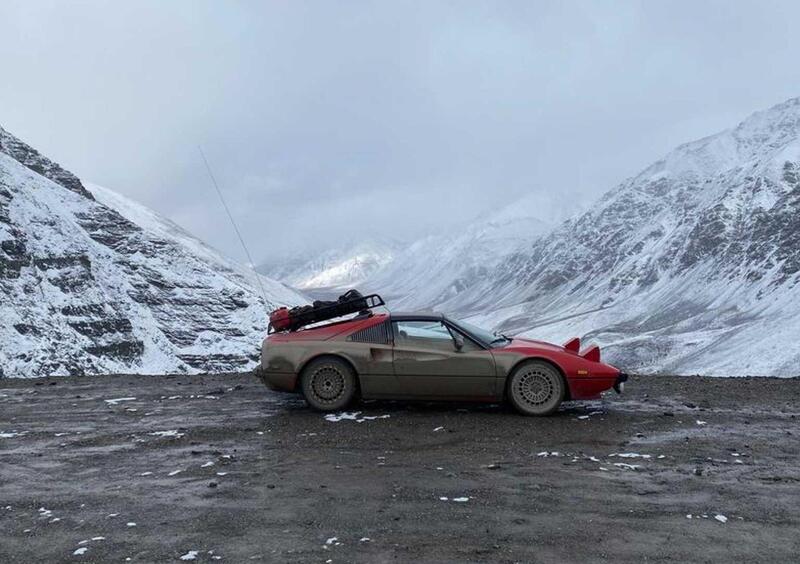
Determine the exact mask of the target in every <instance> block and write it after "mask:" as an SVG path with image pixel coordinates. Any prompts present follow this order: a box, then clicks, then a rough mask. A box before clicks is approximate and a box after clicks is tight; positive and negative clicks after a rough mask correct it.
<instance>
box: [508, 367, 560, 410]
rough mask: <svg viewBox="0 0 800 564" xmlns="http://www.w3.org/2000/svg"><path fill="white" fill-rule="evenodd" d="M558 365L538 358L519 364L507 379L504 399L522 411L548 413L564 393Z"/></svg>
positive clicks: (556, 405)
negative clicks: (506, 391)
mask: <svg viewBox="0 0 800 564" xmlns="http://www.w3.org/2000/svg"><path fill="white" fill-rule="evenodd" d="M566 392H567V385H566V383H565V382H564V378H563V376H561V373H560V372H559V371H558V369H557V368H556V367H555V366H553V365H552V364H549V363H547V362H543V361H541V360H531V361H529V362H525V363H523V364H521V365H519V366H518V367H517V368H515V369H514V372H512V373H511V376H510V377H509V379H508V401H509V402H510V403H511V405H513V406H514V409H516V410H517V411H519V412H520V413H521V414H523V415H550V414H551V413H553V412H554V411H555V410H557V409H558V406H559V405H561V402H562V401H564V397H565V396H566Z"/></svg>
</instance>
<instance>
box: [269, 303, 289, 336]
mask: <svg viewBox="0 0 800 564" xmlns="http://www.w3.org/2000/svg"><path fill="white" fill-rule="evenodd" d="M269 323H270V325H272V328H273V329H275V331H284V330H285V329H288V328H289V326H290V325H291V319H290V318H289V310H288V309H287V308H285V307H282V308H278V309H276V310H275V311H273V312H272V313H270V314H269Z"/></svg>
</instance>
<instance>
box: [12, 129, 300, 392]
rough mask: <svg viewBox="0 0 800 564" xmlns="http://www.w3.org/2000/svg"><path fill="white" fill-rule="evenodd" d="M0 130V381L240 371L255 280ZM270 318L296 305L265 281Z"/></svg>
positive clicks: (248, 344)
mask: <svg viewBox="0 0 800 564" xmlns="http://www.w3.org/2000/svg"><path fill="white" fill-rule="evenodd" d="M90 188H91V191H90V190H87V188H86V186H85V185H84V184H83V183H82V182H81V181H80V180H79V179H78V178H77V177H76V176H75V175H73V174H72V173H70V172H68V171H66V170H64V169H63V168H61V167H60V166H59V165H57V164H56V163H53V162H52V161H50V160H49V159H47V158H46V157H43V156H42V155H40V154H39V153H38V152H36V151H35V150H34V149H32V148H31V147H29V146H28V145H26V144H25V143H23V142H22V141H20V140H19V139H17V138H15V137H14V136H12V135H11V134H9V133H8V132H6V131H5V130H3V129H2V128H0V288H1V289H2V295H3V300H2V302H0V320H2V323H0V376H15V377H30V376H41V375H48V374H97V373H110V372H125V373H164V372H199V371H227V370H240V369H245V368H248V367H250V366H252V365H254V363H255V361H256V360H257V356H258V345H259V342H260V340H261V338H262V337H263V334H264V332H265V329H266V313H265V308H264V305H265V304H263V300H262V298H261V297H260V295H261V294H260V289H259V285H258V283H257V281H256V279H255V275H254V274H252V273H251V272H249V271H248V270H246V269H244V268H242V267H240V266H239V265H237V264H234V263H232V262H230V261H228V260H226V259H225V258H223V257H221V256H220V255H219V254H218V253H216V252H215V251H214V250H213V249H211V248H209V247H207V246H206V245H204V244H203V243H201V242H200V241H198V240H197V239H195V238H194V237H192V236H191V235H189V234H188V233H186V232H185V231H183V230H182V229H180V228H179V227H178V226H177V225H175V224H173V223H172V222H170V221H168V220H166V219H164V218H161V217H159V216H158V215H156V214H155V213H154V212H152V211H150V210H148V209H146V208H144V207H143V206H140V205H138V204H135V203H134V202H131V201H129V200H127V199H125V198H123V197H122V196H119V195H118V194H115V193H113V192H112V191H110V190H106V189H103V188H100V187H96V186H91V187H90ZM262 283H263V285H264V289H265V293H266V299H267V304H266V306H267V308H272V307H276V306H279V305H286V304H291V305H293V304H297V303H300V302H302V301H304V299H303V297H302V296H300V295H298V294H297V293H296V292H294V291H293V290H290V289H288V288H286V287H285V286H284V285H282V284H280V283H277V282H275V281H274V280H270V279H267V278H263V277H262Z"/></svg>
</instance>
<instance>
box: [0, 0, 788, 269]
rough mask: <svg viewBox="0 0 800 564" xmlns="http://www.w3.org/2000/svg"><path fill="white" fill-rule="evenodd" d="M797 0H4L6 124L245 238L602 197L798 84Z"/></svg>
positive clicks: (450, 221) (214, 234) (378, 232)
mask: <svg viewBox="0 0 800 564" xmlns="http://www.w3.org/2000/svg"><path fill="white" fill-rule="evenodd" d="M798 21H800V2H796V1H790V2H778V1H768V2H756V1H752V2H731V1H719V2H698V1H691V2H688V1H687V2H678V1H671V2H657V1H646V2H611V1H602V2H596V3H595V2H562V1H554V2H535V1H525V2H494V1H491V2H465V1H453V2H428V1H421V2H401V1H397V0H392V1H385V2H345V1H342V2H262V1H254V2H233V1H230V0H225V1H222V0H219V1H216V2H200V1H197V0H187V1H185V2H184V1H158V2H145V1H141V0H136V1H131V2H121V1H113V2H112V1H108V2H74V1H69V2H67V1H56V2H38V1H34V0H24V1H20V2H15V1H9V0H0V125H2V126H3V127H4V128H6V129H8V130H9V131H11V132H12V133H14V134H16V135H17V136H19V137H21V138H22V139H24V140H25V141H27V142H29V143H31V144H32V145H33V146H35V147H37V148H38V149H39V150H41V151H42V152H43V153H45V154H46V155H48V156H50V157H51V158H53V159H55V160H57V161H58V162H60V163H61V164H63V165H64V166H65V167H67V168H69V169H71V170H73V171H74V172H76V173H77V174H78V175H79V176H80V177H81V178H83V179H84V180H87V181H90V182H95V183H97V184H102V185H104V186H107V187H109V188H112V189H114V190H116V191H118V192H120V193H122V194H125V195H127V196H129V197H131V198H134V199H136V200H139V201H141V202H143V203H144V204H146V205H148V206H150V207H152V208H154V209H156V210H157V211H159V212H161V213H163V214H164V215H166V216H168V217H170V218H171V219H173V220H175V221H176V222H178V223H179V224H181V225H183V226H184V227H186V228H187V229H189V230H190V231H192V232H193V233H195V234H196V235H198V236H199V237H201V238H202V239H204V240H206V241H207V242H209V243H211V244H212V245H214V246H216V247H218V248H219V249H221V250H223V251H224V252H226V253H228V254H229V255H231V256H232V257H234V258H237V259H240V260H243V253H242V251H241V249H240V248H239V247H238V243H237V241H236V239H235V235H234V233H233V231H232V229H231V227H230V225H229V224H228V223H227V220H225V219H224V216H223V215H222V213H223V212H222V208H221V206H220V203H219V201H218V200H217V197H216V194H215V193H214V191H213V188H212V187H211V185H210V183H209V180H208V177H207V176H206V173H205V170H204V168H203V165H202V161H201V160H200V156H199V154H198V151H197V146H198V145H202V146H203V148H204V150H205V152H206V154H207V156H208V158H209V160H210V161H211V164H212V167H213V168H214V172H215V174H216V176H217V179H218V180H219V182H220V184H221V186H222V189H223V191H224V193H225V194H226V196H227V199H228V200H229V203H230V205H231V208H232V211H233V213H234V215H235V217H236V219H237V220H238V222H239V224H240V226H241V228H242V231H243V233H244V236H245V239H246V240H247V241H248V243H249V245H250V247H251V251H252V254H253V255H254V257H256V258H258V259H261V258H266V257H269V256H275V255H276V254H282V253H285V252H288V251H296V250H298V249H302V248H306V247H309V248H320V247H325V246H332V245H337V244H339V243H341V242H343V241H345V240H349V239H352V238H356V237H374V236H388V237H395V238H400V239H412V238H415V237H416V236H418V235H422V234H426V233H429V232H431V231H433V230H441V229H448V228H455V226H457V225H458V224H460V223H461V222H463V221H466V220H468V219H470V218H472V217H475V216H479V215H480V214H481V213H485V212H486V211H487V210H489V209H492V208H493V207H496V206H498V205H502V204H503V203H507V202H511V201H513V200H514V199H515V198H519V197H521V196H524V195H528V194H531V193H546V192H550V193H553V192H555V193H560V192H563V193H569V194H581V195H584V197H585V198H593V197H597V196H599V195H600V194H602V193H603V192H604V191H606V190H608V189H609V188H612V187H613V186H614V185H615V184H617V183H618V182H620V181H621V180H623V179H624V178H626V177H628V176H630V175H632V174H635V173H636V172H638V171H639V170H640V169H642V168H644V167H645V166H646V165H648V164H649V163H650V162H652V161H653V160H656V159H657V158H659V157H660V156H661V155H663V154H664V153H666V152H667V151H668V150H670V149H671V148H672V147H674V146H675V145H677V144H679V143H682V142H684V141H689V140H691V139H694V138H697V137H702V136H705V135H708V134H711V133H714V132H716V131H718V130H721V129H725V128H727V127H730V126H733V125H735V124H736V123H737V122H738V121H740V120H741V119H743V118H744V117H746V116H747V115H748V114H749V113H751V112H752V111H755V110H758V109H763V108H766V107H768V106H771V105H773V104H775V103H778V102H781V101H783V100H785V99H787V98H790V97H793V96H800V64H798V61H800V33H798V25H797V22H798Z"/></svg>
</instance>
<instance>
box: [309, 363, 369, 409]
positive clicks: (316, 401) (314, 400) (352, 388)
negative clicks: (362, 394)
mask: <svg viewBox="0 0 800 564" xmlns="http://www.w3.org/2000/svg"><path fill="white" fill-rule="evenodd" d="M300 384H301V386H302V389H303V395H304V396H305V398H306V401H307V402H308V405H310V406H311V407H313V408H314V409H316V410H319V411H338V410H340V409H344V408H345V407H347V405H348V404H349V403H350V402H351V401H353V398H354V397H355V395H356V375H355V373H354V372H353V369H352V368H350V365H349V364H347V363H346V362H344V361H343V360H340V359H338V358H333V357H325V358H319V359H317V360H312V361H311V362H310V363H309V365H308V366H306V367H305V369H303V374H302V375H301V377H300Z"/></svg>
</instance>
